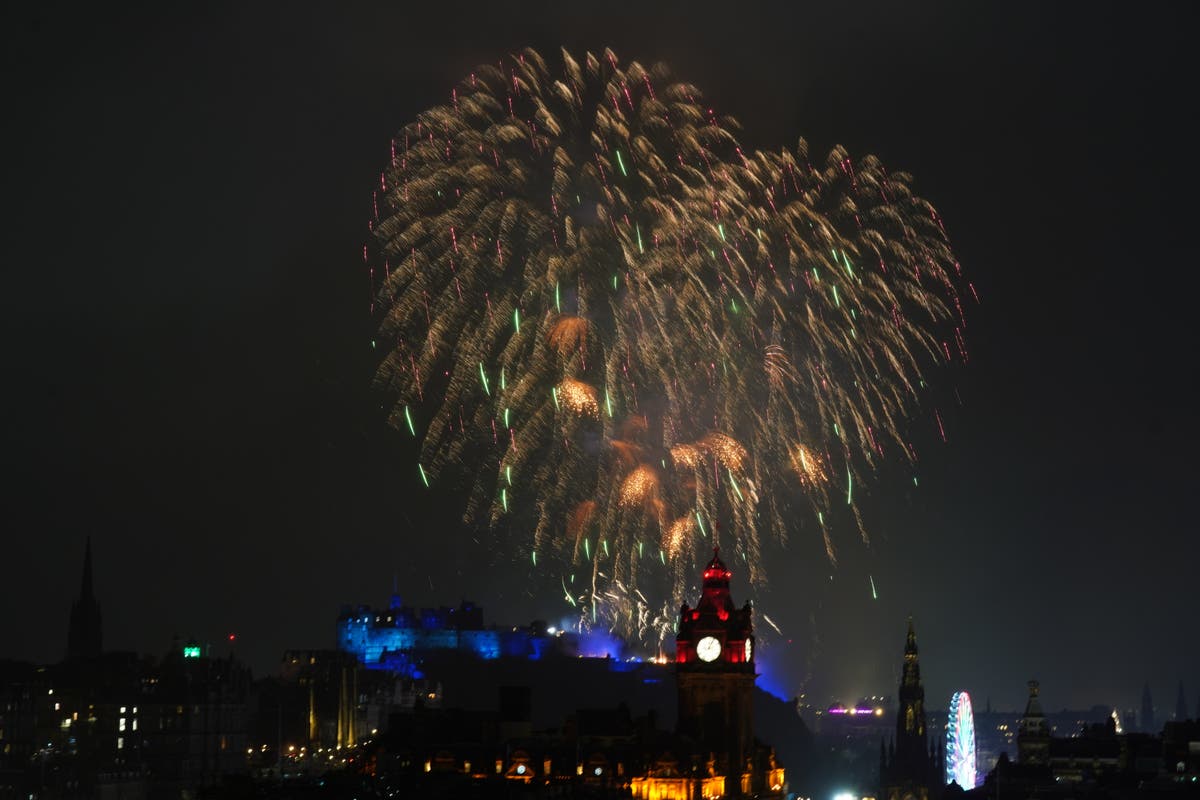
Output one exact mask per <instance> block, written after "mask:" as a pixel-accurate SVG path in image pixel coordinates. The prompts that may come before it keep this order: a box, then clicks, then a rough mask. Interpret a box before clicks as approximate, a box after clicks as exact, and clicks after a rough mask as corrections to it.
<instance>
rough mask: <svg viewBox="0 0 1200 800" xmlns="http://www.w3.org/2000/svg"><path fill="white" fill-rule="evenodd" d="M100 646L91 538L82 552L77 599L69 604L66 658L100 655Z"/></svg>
mask: <svg viewBox="0 0 1200 800" xmlns="http://www.w3.org/2000/svg"><path fill="white" fill-rule="evenodd" d="M101 644H102V638H101V619H100V603H98V602H97V601H96V591H95V584H94V583H93V580H92V537H90V536H89V537H88V538H87V544H86V545H85V546H84V551H83V575H82V577H81V578H80V581H79V597H78V598H76V600H75V602H74V603H72V604H71V625H70V627H69V628H68V629H67V658H88V657H91V656H98V655H100V650H101Z"/></svg>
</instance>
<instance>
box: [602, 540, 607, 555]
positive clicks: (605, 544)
mask: <svg viewBox="0 0 1200 800" xmlns="http://www.w3.org/2000/svg"><path fill="white" fill-rule="evenodd" d="M600 544H602V545H603V546H604V555H608V539H601V540H600Z"/></svg>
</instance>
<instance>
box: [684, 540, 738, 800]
mask: <svg viewBox="0 0 1200 800" xmlns="http://www.w3.org/2000/svg"><path fill="white" fill-rule="evenodd" d="M731 575H732V573H731V572H730V571H729V568H728V567H726V566H725V563H724V562H723V561H721V556H720V548H717V549H714V550H713V557H712V561H710V562H708V566H706V567H705V568H704V584H703V591H702V593H701V595H700V602H699V603H697V604H696V607H695V608H689V607H688V605H687V603H684V604H683V607H682V608H681V609H680V610H679V634H678V636H677V637H676V639H675V672H676V683H677V684H678V687H679V724H678V732H679V733H680V734H682V735H685V736H688V737H689V738H691V739H693V740H694V741H696V742H697V743H698V744H700V745H701V746H702V747H703V748H704V749H705V750H707V751H708V752H710V753H712V754H713V755H715V756H716V757H717V759H718V760H719V761H720V762H723V764H722V766H723V770H722V772H723V773H724V774H725V775H726V776H727V777H726V781H727V785H726V794H727V795H735V796H736V795H737V794H739V793H740V792H739V790H740V789H741V788H742V785H743V781H742V775H743V773H744V772H747V771H748V768H747V759H748V758H750V757H751V756H752V754H753V749H754V725H753V715H752V710H753V700H754V678H755V674H754V656H755V652H754V626H753V622H752V620H751V615H752V611H751V608H750V604H749V603H747V604H746V605H744V606H742V607H741V608H737V607H735V606H734V604H733V599H732V598H731V597H730V595H729V579H730V577H731Z"/></svg>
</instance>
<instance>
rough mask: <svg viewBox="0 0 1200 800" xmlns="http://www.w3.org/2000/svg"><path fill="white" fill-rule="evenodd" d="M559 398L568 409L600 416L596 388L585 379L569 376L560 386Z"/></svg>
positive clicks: (586, 414)
mask: <svg viewBox="0 0 1200 800" xmlns="http://www.w3.org/2000/svg"><path fill="white" fill-rule="evenodd" d="M558 399H559V400H560V401H561V402H562V404H563V405H564V406H566V407H567V410H568V411H572V412H574V413H576V414H580V415H583V416H588V417H596V418H599V416H600V403H599V401H598V400H597V399H596V390H595V389H594V388H592V387H591V386H589V385H587V384H586V383H584V382H583V381H577V380H574V379H573V378H567V379H566V380H564V381H563V382H562V383H561V384H559V386H558Z"/></svg>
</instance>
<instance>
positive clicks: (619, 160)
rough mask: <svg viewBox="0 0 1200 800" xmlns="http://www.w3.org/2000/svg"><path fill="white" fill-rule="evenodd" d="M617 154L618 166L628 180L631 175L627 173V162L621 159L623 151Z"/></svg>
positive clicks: (618, 151)
mask: <svg viewBox="0 0 1200 800" xmlns="http://www.w3.org/2000/svg"><path fill="white" fill-rule="evenodd" d="M615 152H616V154H617V166H619V167H620V168H621V174H622V175H624V176H625V177H626V178H628V177H629V173H628V172H626V171H625V160H624V159H623V158H621V151H620V150H617V151H615Z"/></svg>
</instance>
